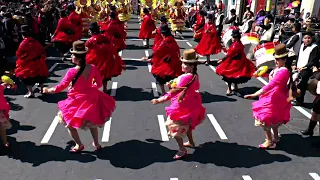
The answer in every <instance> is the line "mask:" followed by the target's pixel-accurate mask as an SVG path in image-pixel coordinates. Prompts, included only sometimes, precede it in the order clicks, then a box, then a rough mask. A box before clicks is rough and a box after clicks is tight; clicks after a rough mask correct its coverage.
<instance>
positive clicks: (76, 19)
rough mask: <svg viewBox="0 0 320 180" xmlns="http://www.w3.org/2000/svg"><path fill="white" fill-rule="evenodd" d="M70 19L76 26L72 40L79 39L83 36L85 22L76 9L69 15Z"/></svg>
mask: <svg viewBox="0 0 320 180" xmlns="http://www.w3.org/2000/svg"><path fill="white" fill-rule="evenodd" d="M68 19H69V21H70V22H71V23H72V24H73V25H74V27H75V34H74V35H73V37H72V41H77V40H79V39H80V38H81V37H82V30H83V23H82V18H81V16H80V15H79V14H78V13H76V12H75V11H74V12H72V13H70V15H69V16H68Z"/></svg>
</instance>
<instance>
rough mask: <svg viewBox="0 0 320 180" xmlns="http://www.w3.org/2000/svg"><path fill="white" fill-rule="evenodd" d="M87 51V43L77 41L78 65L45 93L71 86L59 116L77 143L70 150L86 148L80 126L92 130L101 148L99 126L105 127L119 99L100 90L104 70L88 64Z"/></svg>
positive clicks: (75, 58)
mask: <svg viewBox="0 0 320 180" xmlns="http://www.w3.org/2000/svg"><path fill="white" fill-rule="evenodd" d="M86 52H87V49H86V48H85V43H84V42H82V41H75V42H74V43H73V49H72V50H71V53H72V62H73V63H75V64H76V65H77V66H76V67H75V68H71V69H69V70H68V72H67V74H66V75H65V77H64V78H63V79H62V82H61V83H60V84H58V85H56V86H55V87H53V88H50V89H49V88H44V93H59V92H61V91H63V90H64V89H65V88H67V87H68V86H69V90H68V98H67V99H66V100H63V101H60V102H59V103H58V108H59V109H60V111H59V113H58V116H59V117H60V118H61V122H63V123H65V124H66V128H68V131H69V133H70V135H71V137H72V138H73V139H74V141H75V142H76V146H75V147H73V148H72V149H71V150H70V152H79V151H82V150H83V149H84V145H83V144H82V142H81V140H80V137H79V135H78V131H77V129H84V130H86V129H90V131H91V134H92V137H93V140H94V141H93V143H92V145H93V146H94V147H96V149H97V150H100V149H101V145H100V144H99V140H98V128H97V127H102V126H103V125H104V123H105V122H106V121H108V120H109V118H110V116H111V114H112V112H113V111H114V109H115V100H114V99H113V98H112V97H110V96H109V95H107V94H105V93H103V92H102V91H100V90H99V89H98V88H100V87H102V80H101V77H100V73H99V71H98V69H97V68H96V67H95V66H93V65H89V64H86V59H85V58H86ZM93 82H95V84H93Z"/></svg>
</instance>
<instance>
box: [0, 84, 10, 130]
mask: <svg viewBox="0 0 320 180" xmlns="http://www.w3.org/2000/svg"><path fill="white" fill-rule="evenodd" d="M4 88H5V87H4V85H1V84H0V124H1V126H2V127H4V128H5V129H10V128H11V126H12V125H11V123H10V119H9V111H10V105H9V103H8V102H7V100H6V98H5V97H4V95H3V93H4Z"/></svg>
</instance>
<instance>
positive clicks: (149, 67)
mask: <svg viewBox="0 0 320 180" xmlns="http://www.w3.org/2000/svg"><path fill="white" fill-rule="evenodd" d="M151 68H152V66H151V64H150V63H148V69H149V72H151Z"/></svg>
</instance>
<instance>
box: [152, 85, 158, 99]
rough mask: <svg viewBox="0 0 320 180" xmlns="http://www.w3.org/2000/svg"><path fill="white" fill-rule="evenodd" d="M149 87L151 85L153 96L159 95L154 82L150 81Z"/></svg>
mask: <svg viewBox="0 0 320 180" xmlns="http://www.w3.org/2000/svg"><path fill="white" fill-rule="evenodd" d="M151 87H152V91H153V96H154V97H159V94H158V89H157V84H156V83H155V82H151Z"/></svg>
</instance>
